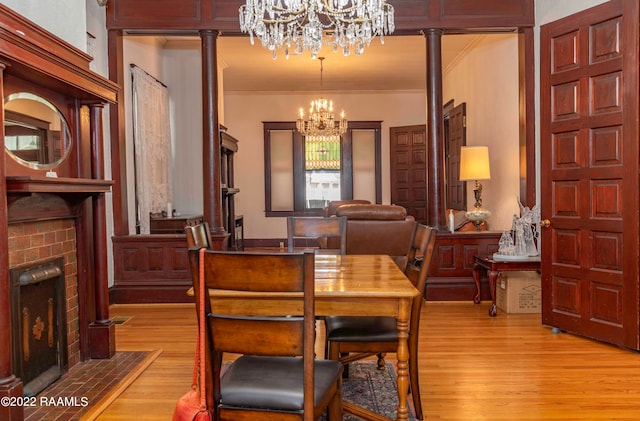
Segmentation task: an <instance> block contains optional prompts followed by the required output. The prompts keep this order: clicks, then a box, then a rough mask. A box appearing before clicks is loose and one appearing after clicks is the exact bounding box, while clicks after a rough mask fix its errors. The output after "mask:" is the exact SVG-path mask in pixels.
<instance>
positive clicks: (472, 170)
mask: <svg viewBox="0 0 640 421" xmlns="http://www.w3.org/2000/svg"><path fill="white" fill-rule="evenodd" d="M490 178H491V170H490V168H489V147H488V146H462V147H461V148H460V181H469V180H488V179H490Z"/></svg>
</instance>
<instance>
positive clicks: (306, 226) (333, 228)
mask: <svg viewBox="0 0 640 421" xmlns="http://www.w3.org/2000/svg"><path fill="white" fill-rule="evenodd" d="M329 238H339V239H340V248H337V249H329V248H327V242H328V239H329ZM296 240H300V241H299V243H302V242H304V247H314V248H317V250H318V252H319V253H323V254H346V252H347V218H346V217H344V216H340V217H337V216H336V217H331V218H322V217H298V216H290V217H288V218H287V248H288V251H289V252H293V251H294V250H295V249H296ZM302 240H304V241H302ZM310 241H311V243H310Z"/></svg>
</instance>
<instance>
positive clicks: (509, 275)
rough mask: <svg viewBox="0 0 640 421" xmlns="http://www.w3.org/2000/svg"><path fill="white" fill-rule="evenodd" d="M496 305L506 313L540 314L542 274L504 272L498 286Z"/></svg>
mask: <svg viewBox="0 0 640 421" xmlns="http://www.w3.org/2000/svg"><path fill="white" fill-rule="evenodd" d="M496 305H497V306H498V308H499V309H500V310H502V311H504V312H505V313H540V312H541V311H542V287H541V286H540V274H539V273H537V272H531V271H528V272H502V274H501V275H500V277H499V278H498V281H497V285H496Z"/></svg>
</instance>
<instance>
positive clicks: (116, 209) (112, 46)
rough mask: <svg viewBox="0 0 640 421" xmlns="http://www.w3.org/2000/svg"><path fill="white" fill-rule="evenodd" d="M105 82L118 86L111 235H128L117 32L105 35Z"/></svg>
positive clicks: (113, 114)
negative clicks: (106, 80)
mask: <svg viewBox="0 0 640 421" xmlns="http://www.w3.org/2000/svg"><path fill="white" fill-rule="evenodd" d="M107 42H108V44H107V48H108V53H109V79H110V80H111V81H113V82H115V83H117V84H118V86H119V88H118V102H117V103H115V104H111V105H110V106H109V125H110V126H109V135H110V139H111V178H112V179H113V181H115V183H114V185H113V186H112V189H111V192H112V195H111V198H112V201H113V231H114V234H115V235H127V234H129V211H128V208H129V204H128V199H127V147H126V145H125V139H126V133H125V121H126V117H125V109H124V97H125V93H124V78H125V75H124V69H125V65H124V58H123V57H124V53H123V48H124V47H123V36H122V31H120V30H110V31H109V32H108V41H107Z"/></svg>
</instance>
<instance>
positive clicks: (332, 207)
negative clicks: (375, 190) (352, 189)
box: [324, 199, 371, 217]
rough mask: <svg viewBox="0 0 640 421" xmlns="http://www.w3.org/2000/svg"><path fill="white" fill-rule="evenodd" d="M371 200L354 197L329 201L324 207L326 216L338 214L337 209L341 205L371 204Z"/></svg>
mask: <svg viewBox="0 0 640 421" xmlns="http://www.w3.org/2000/svg"><path fill="white" fill-rule="evenodd" d="M370 203H371V202H370V201H368V200H363V199H352V200H332V201H331V202H329V204H328V205H327V206H326V207H325V208H324V216H325V217H328V216H333V215H335V214H336V209H338V208H339V207H340V206H344V205H354V204H358V205H366V204H370Z"/></svg>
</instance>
